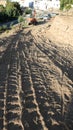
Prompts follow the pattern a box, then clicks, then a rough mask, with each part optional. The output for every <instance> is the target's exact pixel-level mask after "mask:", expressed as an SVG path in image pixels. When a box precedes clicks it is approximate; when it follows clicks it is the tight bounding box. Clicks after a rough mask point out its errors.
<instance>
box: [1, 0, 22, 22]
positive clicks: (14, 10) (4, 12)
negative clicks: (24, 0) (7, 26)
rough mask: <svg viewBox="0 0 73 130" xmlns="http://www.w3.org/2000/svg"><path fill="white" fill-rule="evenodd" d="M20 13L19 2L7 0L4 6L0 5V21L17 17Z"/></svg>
mask: <svg viewBox="0 0 73 130" xmlns="http://www.w3.org/2000/svg"><path fill="white" fill-rule="evenodd" d="M21 14H22V11H21V8H20V5H19V3H17V2H10V1H9V0H8V1H7V4H6V7H3V6H2V5H1V6H0V23H1V22H6V21H10V20H14V19H17V18H18V17H19V16H20V15H21Z"/></svg>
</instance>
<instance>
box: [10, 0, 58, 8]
mask: <svg viewBox="0 0 73 130" xmlns="http://www.w3.org/2000/svg"><path fill="white" fill-rule="evenodd" d="M12 1H17V2H19V4H20V5H21V6H24V7H29V5H30V4H31V3H32V2H33V3H34V4H33V5H34V8H35V9H40V10H46V9H49V8H59V7H60V0H12Z"/></svg>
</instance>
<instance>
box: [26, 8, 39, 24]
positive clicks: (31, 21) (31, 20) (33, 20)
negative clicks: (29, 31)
mask: <svg viewBox="0 0 73 130" xmlns="http://www.w3.org/2000/svg"><path fill="white" fill-rule="evenodd" d="M27 22H28V25H32V24H33V25H37V23H38V22H37V19H36V11H35V10H34V11H32V14H31V15H30V17H29V18H28V19H27Z"/></svg>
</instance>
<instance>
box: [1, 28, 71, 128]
mask: <svg viewBox="0 0 73 130" xmlns="http://www.w3.org/2000/svg"><path fill="white" fill-rule="evenodd" d="M34 30H35V27H33V29H31V28H29V29H24V30H21V31H18V32H17V33H16V34H15V35H12V36H9V37H8V38H3V39H1V40H0V130H16V129H17V130H72V128H73V61H72V59H73V48H72V47H71V46H66V47H62V46H59V45H58V44H54V43H52V42H51V41H50V40H49V39H45V37H44V36H42V34H41V35H38V33H37V31H36V32H35V33H34Z"/></svg>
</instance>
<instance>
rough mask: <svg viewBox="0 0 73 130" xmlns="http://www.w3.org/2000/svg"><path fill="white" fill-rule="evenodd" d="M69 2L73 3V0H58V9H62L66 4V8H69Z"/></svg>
mask: <svg viewBox="0 0 73 130" xmlns="http://www.w3.org/2000/svg"><path fill="white" fill-rule="evenodd" d="M71 4H73V0H61V1H60V9H61V10H63V9H64V8H65V7H66V6H67V7H66V8H67V9H70V8H71Z"/></svg>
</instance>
